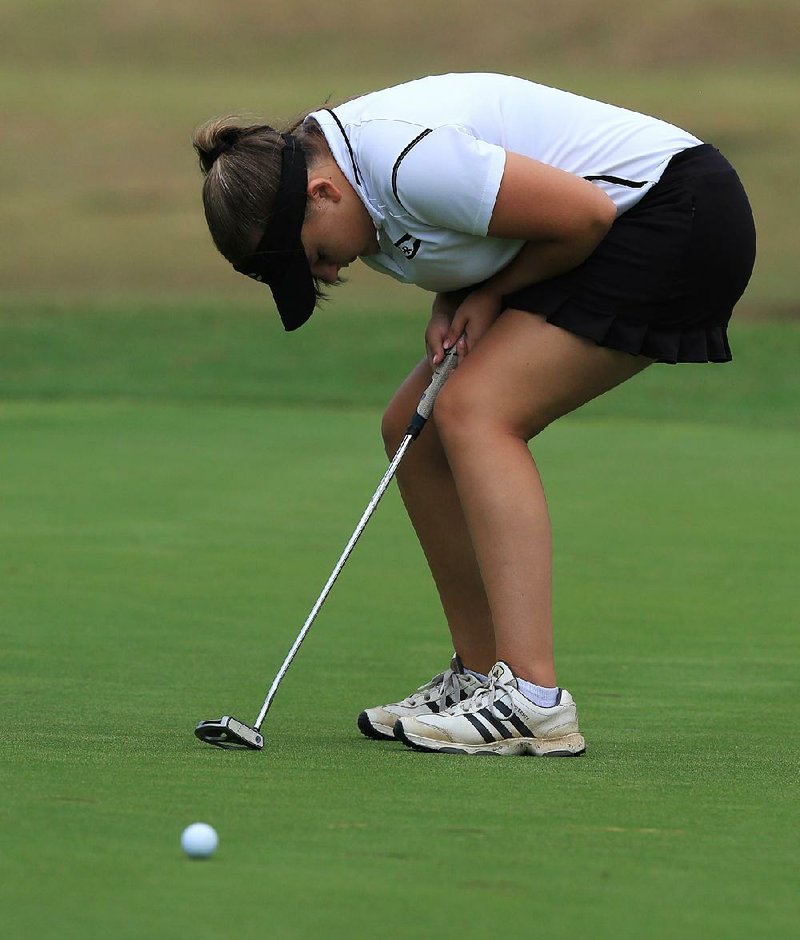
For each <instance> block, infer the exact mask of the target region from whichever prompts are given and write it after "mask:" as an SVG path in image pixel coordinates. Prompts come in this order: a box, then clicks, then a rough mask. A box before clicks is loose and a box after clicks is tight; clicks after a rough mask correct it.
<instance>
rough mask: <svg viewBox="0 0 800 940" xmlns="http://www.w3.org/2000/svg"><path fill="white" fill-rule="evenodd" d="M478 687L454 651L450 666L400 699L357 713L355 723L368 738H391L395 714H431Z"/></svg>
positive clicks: (401, 715)
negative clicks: (356, 721) (400, 700)
mask: <svg viewBox="0 0 800 940" xmlns="http://www.w3.org/2000/svg"><path fill="white" fill-rule="evenodd" d="M480 687H481V683H480V681H479V680H478V679H476V678H475V677H474V676H471V675H469V673H466V672H464V664H463V663H462V662H461V659H460V658H459V656H458V655H457V654H453V658H452V659H451V660H450V668H449V669H446V670H445V671H444V672H440V673H439V675H438V676H434V677H433V678H432V679H431V680H430V682H426V683H425V685H421V686H420V687H419V688H418V689H417V691H416V692H412V693H411V695H409V696H408V697H407V698H404V699H403V701H402V702H393V703H392V704H391V705H379V706H377V707H376V708H367V709H366V710H365V711H363V712H361V714H360V715H359V716H358V727H359V728H360V729H361V733H362V734H365V735H366V736H367V737H368V738H378V739H380V740H383V741H394V739H395V735H394V725H395V722H396V721H397V719H398V718H405V717H407V716H411V715H432V714H436V713H437V712H440V711H442V710H444V709H445V708H449V707H450V706H451V705H455V704H456V703H457V702H461V701H464V700H465V699H468V698H469V697H470V696H471V695H472V693H473V692H475V691H477V690H478V689H479V688H480Z"/></svg>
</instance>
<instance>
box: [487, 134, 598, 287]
mask: <svg viewBox="0 0 800 940" xmlns="http://www.w3.org/2000/svg"><path fill="white" fill-rule="evenodd" d="M615 218H616V207H615V205H614V203H613V202H612V200H611V199H610V198H609V197H608V196H607V195H606V194H605V193H604V192H603V191H602V190H601V189H599V188H598V187H597V186H595V185H594V184H592V183H590V182H588V181H587V180H584V179H581V178H580V177H578V176H574V175H573V174H572V173H567V172H565V171H564V170H559V169H556V168H555V167H551V166H548V165H547V164H544V163H539V162H538V161H536V160H531V159H530V158H528V157H523V156H521V155H520V154H515V153H508V154H507V155H506V167H505V172H504V174H503V179H502V181H501V183H500V189H499V191H498V194H497V200H496V202H495V207H494V211H493V212H492V218H491V221H490V223H489V230H488V233H487V234H488V235H490V236H491V237H493V238H510V239H521V240H523V241H524V242H525V244H524V245H523V247H522V248H521V250H520V251H519V253H518V254H517V256H516V257H515V258H514V260H513V261H512V262H511V263H510V264H509V265H508V266H507V267H505V268H504V269H503V270H502V271H499V272H498V273H497V274H496V275H494V277H491V278H490V279H489V280H488V281H486V282H485V283H484V284H483V285H482V286H481V290H485V291H487V292H489V293H491V294H494V295H495V296H502V295H503V294H510V293H512V292H513V291H515V290H519V289H520V288H522V287H527V286H528V285H529V284H536V283H538V282H539V281H543V280H546V279H547V278H550V277H555V276H556V275H558V274H563V273H564V272H565V271H569V270H571V269H572V268H575V267H577V266H578V265H579V264H580V263H581V262H583V261H585V260H586V259H587V258H588V257H589V255H590V254H591V253H592V252H593V251H594V249H595V248H596V247H597V246H598V245H599V244H600V242H601V241H602V240H603V238H604V237H605V236H606V234H607V233H608V230H609V229H610V228H611V225H612V224H613V222H614V219H615Z"/></svg>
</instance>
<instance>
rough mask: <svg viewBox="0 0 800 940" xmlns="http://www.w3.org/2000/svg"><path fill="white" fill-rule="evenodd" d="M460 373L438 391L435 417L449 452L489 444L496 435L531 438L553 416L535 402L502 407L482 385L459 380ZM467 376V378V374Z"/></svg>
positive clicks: (544, 426)
mask: <svg viewBox="0 0 800 940" xmlns="http://www.w3.org/2000/svg"><path fill="white" fill-rule="evenodd" d="M458 378H459V377H458V375H457V373H456V374H454V375H453V377H452V378H451V379H449V380H448V382H447V385H445V386H444V388H443V389H442V390H441V392H440V393H439V397H438V398H437V399H436V406H435V408H434V418H435V421H436V427H437V429H438V431H439V435H440V437H441V439H442V443H443V444H444V446H445V449H447V450H448V451H449V452H452V451H453V450H455V449H457V448H459V447H462V446H468V447H487V446H491V445H490V444H489V441H490V440H491V439H492V438H494V437H495V436H496V435H501V436H505V437H515V438H519V439H520V440H523V441H530V440H531V439H532V438H534V437H535V436H536V435H537V434H539V433H540V432H541V431H543V430H544V429H545V428H546V427H547V425H548V424H550V423H551V421H552V420H553V418H554V416H553V415H551V414H548V411H547V408H546V407H539V408H537V407H536V404H535V402H534V403H530V405H529V406H528V407H526V408H524V409H516V410H517V411H518V412H519V413H516V414H512V411H514V409H510V408H505V407H503V402H502V401H500V402H498V401H493V400H492V399H491V396H490V395H488V394H486V389H484V388H483V387H482V386H481V385H480V384H479V385H477V386H476V385H475V384H473V383H470V382H467V381H458ZM465 378H466V377H465Z"/></svg>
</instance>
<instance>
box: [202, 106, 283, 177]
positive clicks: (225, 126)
mask: <svg viewBox="0 0 800 940" xmlns="http://www.w3.org/2000/svg"><path fill="white" fill-rule="evenodd" d="M237 120H239V119H237V118H236V117H233V116H230V117H220V118H217V119H216V120H213V121H209V122H208V123H207V124H204V125H203V126H202V127H201V128H199V129H198V130H197V131H195V134H194V139H193V141H192V142H193V144H194V149H195V151H196V152H197V156H198V157H199V159H200V168H201V170H202V171H203V173H208V172H209V171H210V170H211V167H213V166H214V164H215V163H216V161H217V160H218V159H219V158H220V157H221V156H222V155H223V154H225V153H228V152H230V151H231V150H234V149H236V147H237V146H238V144H239V143H241V142H242V141H243V140H244V139H246V138H248V137H251V136H253V135H256V134H263V132H264V131H272V128H270V127H267V125H265V124H251V125H249V126H243V125H242V124H240V123H236V122H237ZM273 133H275V132H274V131H273Z"/></svg>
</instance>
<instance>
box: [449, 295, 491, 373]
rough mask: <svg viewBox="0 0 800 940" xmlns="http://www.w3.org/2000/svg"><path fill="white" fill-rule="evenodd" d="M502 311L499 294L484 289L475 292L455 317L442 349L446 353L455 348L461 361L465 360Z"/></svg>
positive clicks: (460, 306) (460, 307) (467, 298)
mask: <svg viewBox="0 0 800 940" xmlns="http://www.w3.org/2000/svg"><path fill="white" fill-rule="evenodd" d="M501 309H502V306H501V298H500V296H499V295H498V294H495V293H493V292H491V291H488V290H482V289H479V290H475V291H473V292H472V293H471V294H469V296H468V297H466V299H465V300H464V301H463V302H462V303H461V304H460V305H459V307H458V309H457V310H456V312H455V314H454V315H453V319H452V320H451V321H450V328H449V329H448V331H447V335H446V336H445V338H444V340H443V342H442V348H443V349H444V350H445V351H446V350H448V349H450V348H451V347H453V346H455V347H456V353H457V354H458V357H459V359H463V358H464V356H466V355H468V354H469V353H470V352H471V351H472V350H473V349H474V348H475V346H476V345H477V344H478V342H479V341H480V339H481V337H482V336H483V335H484V333H485V332H486V331H487V330H488V329H489V327H490V326H491V325H492V324H493V323H494V321H495V320H496V319H497V318H498V317H499V316H500V312H501Z"/></svg>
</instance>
